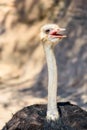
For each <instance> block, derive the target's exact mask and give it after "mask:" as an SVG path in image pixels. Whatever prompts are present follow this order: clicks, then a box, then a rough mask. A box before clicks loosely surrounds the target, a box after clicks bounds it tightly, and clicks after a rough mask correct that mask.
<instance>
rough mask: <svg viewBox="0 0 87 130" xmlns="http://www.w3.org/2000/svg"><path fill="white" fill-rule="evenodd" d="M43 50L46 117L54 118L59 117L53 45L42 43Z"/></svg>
mask: <svg viewBox="0 0 87 130" xmlns="http://www.w3.org/2000/svg"><path fill="white" fill-rule="evenodd" d="M44 50H45V55H46V60H47V66H48V106H47V119H48V120H55V119H58V117H59V114H58V111H57V65H56V59H55V55H54V50H53V46H52V45H51V44H44Z"/></svg>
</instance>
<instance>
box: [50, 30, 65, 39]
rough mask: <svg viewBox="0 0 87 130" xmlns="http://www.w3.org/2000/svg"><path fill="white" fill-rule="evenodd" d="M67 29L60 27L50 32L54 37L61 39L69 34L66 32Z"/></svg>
mask: <svg viewBox="0 0 87 130" xmlns="http://www.w3.org/2000/svg"><path fill="white" fill-rule="evenodd" d="M65 30H66V29H65V28H58V29H54V30H52V31H51V32H50V33H49V34H50V36H52V37H54V38H60V39H62V38H65V37H67V36H66V35H65V34H64V31H65Z"/></svg>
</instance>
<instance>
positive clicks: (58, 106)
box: [2, 24, 87, 130]
mask: <svg viewBox="0 0 87 130" xmlns="http://www.w3.org/2000/svg"><path fill="white" fill-rule="evenodd" d="M64 30H65V29H64V28H60V27H59V26H58V25H56V24H47V25H44V26H43V27H42V28H41V33H40V37H41V42H42V44H43V48H44V51H45V55H46V60H47V66H48V104H47V105H32V106H28V107H25V108H23V109H22V110H20V111H18V112H17V113H16V114H15V115H13V117H12V119H11V120H10V121H9V122H8V123H7V124H6V125H5V126H4V127H3V129H2V130H87V112H86V111H84V110H82V109H81V108H80V107H78V106H77V105H73V104H70V103H69V102H65V103H57V78H58V77H57V66H56V60H55V55H54V51H53V48H54V46H55V45H56V44H57V43H58V41H59V40H60V39H62V38H64V37H66V36H65V35H64V34H63V33H62V32H63V31H64Z"/></svg>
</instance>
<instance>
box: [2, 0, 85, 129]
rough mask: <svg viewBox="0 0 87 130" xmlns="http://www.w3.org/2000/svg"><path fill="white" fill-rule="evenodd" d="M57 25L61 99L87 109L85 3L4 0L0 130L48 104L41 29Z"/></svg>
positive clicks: (66, 0)
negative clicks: (61, 31)
mask: <svg viewBox="0 0 87 130" xmlns="http://www.w3.org/2000/svg"><path fill="white" fill-rule="evenodd" d="M46 23H56V24H59V26H60V27H64V28H66V35H67V38H65V39H63V40H62V41H60V43H59V44H58V45H57V46H56V47H55V55H56V59H57V65H58V75H59V76H58V101H60V102H61V101H70V102H71V103H74V104H78V105H79V106H80V107H82V108H83V109H85V110H86V109H87V0H84V2H83V0H50V1H47V0H9V1H7V0H0V129H1V128H2V126H3V125H4V124H5V123H6V122H7V121H8V120H9V119H10V118H11V117H12V114H14V113H15V112H16V111H18V110H20V109H21V108H23V107H25V106H28V105H31V104H36V103H47V65H46V60H45V55H44V51H43V47H42V45H41V42H40V38H39V32H40V27H41V26H42V25H44V24H46Z"/></svg>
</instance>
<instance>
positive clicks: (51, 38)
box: [40, 24, 66, 44]
mask: <svg viewBox="0 0 87 130" xmlns="http://www.w3.org/2000/svg"><path fill="white" fill-rule="evenodd" d="M64 31H65V28H60V27H59V26H58V25H56V24H46V25H44V26H43V27H42V28H41V33H40V38H41V41H43V42H46V43H47V42H49V43H51V44H52V43H58V41H59V40H60V39H62V38H64V37H66V36H65V35H64V34H63V32H64Z"/></svg>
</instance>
